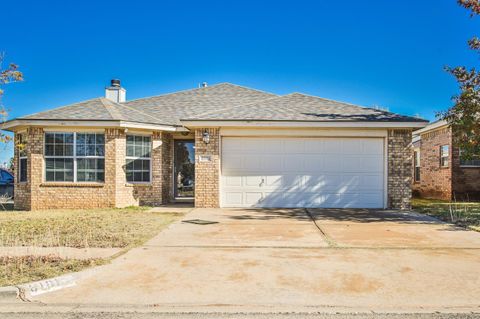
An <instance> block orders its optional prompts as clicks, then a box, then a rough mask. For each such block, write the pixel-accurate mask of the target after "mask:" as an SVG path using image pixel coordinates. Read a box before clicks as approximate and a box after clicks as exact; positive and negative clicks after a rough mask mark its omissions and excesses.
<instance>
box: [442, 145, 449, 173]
mask: <svg viewBox="0 0 480 319" xmlns="http://www.w3.org/2000/svg"><path fill="white" fill-rule="evenodd" d="M444 146H446V147H447V148H448V153H447V155H443V147H444ZM444 158H446V159H447V163H448V165H443V164H442V159H444ZM440 167H442V168H447V167H450V145H440Z"/></svg>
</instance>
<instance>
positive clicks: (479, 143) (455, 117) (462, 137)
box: [439, 0, 480, 159]
mask: <svg viewBox="0 0 480 319" xmlns="http://www.w3.org/2000/svg"><path fill="white" fill-rule="evenodd" d="M457 3H458V4H459V5H460V6H462V7H464V8H466V9H468V10H470V16H471V17H475V16H477V15H480V0H457ZM468 46H469V47H470V49H472V50H474V51H476V52H478V53H480V39H479V38H477V37H476V36H475V37H473V38H472V39H470V40H469V41H468ZM446 70H447V71H448V72H449V73H451V74H452V75H453V76H454V77H455V78H456V79H457V82H458V84H459V87H460V93H459V94H458V95H456V96H454V97H453V101H454V105H453V106H452V107H451V108H450V109H448V110H447V111H445V112H441V113H440V114H439V117H440V118H442V119H444V120H446V121H447V122H448V123H449V124H450V125H451V127H452V133H453V140H454V141H455V143H456V145H457V146H458V147H459V148H460V149H461V150H462V157H463V158H465V159H471V158H472V156H473V155H475V154H480V72H478V71H477V70H476V69H475V68H474V67H473V68H470V69H467V68H466V67H464V66H458V67H455V68H451V67H447V68H446Z"/></svg>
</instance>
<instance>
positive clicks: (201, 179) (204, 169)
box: [195, 128, 220, 208]
mask: <svg viewBox="0 0 480 319" xmlns="http://www.w3.org/2000/svg"><path fill="white" fill-rule="evenodd" d="M206 130H207V131H208V132H209V134H210V143H209V144H205V143H204V142H203V140H202V137H203V132H204V131H205V129H196V130H195V207H204V208H210V207H219V206H220V200H219V196H220V189H219V181H220V176H219V174H220V130H219V129H218V128H209V129H206ZM201 156H210V157H211V161H210V162H206V161H205V162H204V161H200V160H199V159H200V157H201Z"/></svg>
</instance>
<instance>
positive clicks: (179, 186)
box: [173, 140, 195, 198]
mask: <svg viewBox="0 0 480 319" xmlns="http://www.w3.org/2000/svg"><path fill="white" fill-rule="evenodd" d="M173 162H174V164H173V167H174V172H173V174H174V175H173V177H174V192H175V198H189V197H192V198H193V197H194V195H195V193H194V191H195V141H194V140H175V142H174V157H173Z"/></svg>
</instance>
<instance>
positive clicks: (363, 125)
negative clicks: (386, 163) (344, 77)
mask: <svg viewBox="0 0 480 319" xmlns="http://www.w3.org/2000/svg"><path fill="white" fill-rule="evenodd" d="M181 122H182V124H183V125H184V126H186V127H331V128H333V127H336V128H422V127H425V126H426V125H427V124H428V123H426V122H293V121H292V122H286V121H285V122H279V121H181Z"/></svg>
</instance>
